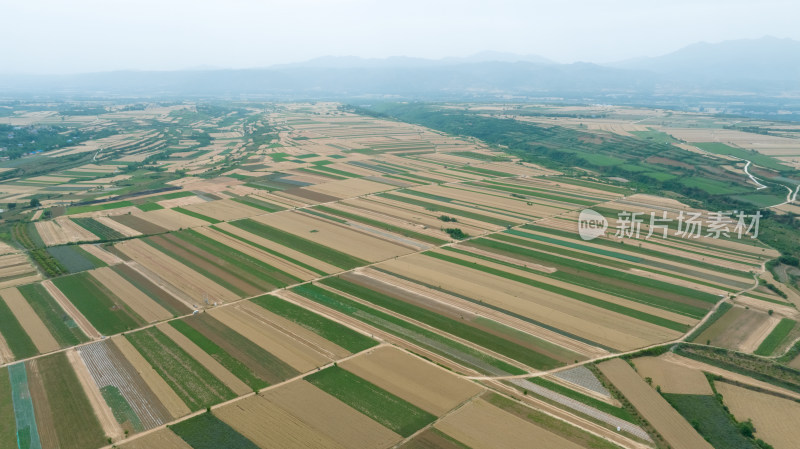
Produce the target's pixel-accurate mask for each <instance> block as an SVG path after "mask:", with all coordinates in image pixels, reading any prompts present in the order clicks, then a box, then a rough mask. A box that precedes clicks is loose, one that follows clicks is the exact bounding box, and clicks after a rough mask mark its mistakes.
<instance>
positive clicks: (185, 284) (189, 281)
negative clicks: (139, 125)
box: [115, 240, 239, 304]
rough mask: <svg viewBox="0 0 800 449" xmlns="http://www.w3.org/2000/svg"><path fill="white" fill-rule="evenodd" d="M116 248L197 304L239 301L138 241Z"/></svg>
mask: <svg viewBox="0 0 800 449" xmlns="http://www.w3.org/2000/svg"><path fill="white" fill-rule="evenodd" d="M115 247H116V248H117V249H119V250H120V251H122V253H124V254H125V255H127V256H128V257H130V258H131V259H133V260H135V261H136V262H138V263H139V264H141V265H142V266H144V267H145V268H147V269H148V270H150V271H153V272H155V273H158V275H159V276H160V277H161V278H162V279H164V280H165V281H167V282H169V283H170V284H172V285H173V286H175V287H176V288H177V289H178V290H180V291H182V292H184V293H186V294H187V295H189V296H190V297H191V298H192V299H193V300H194V301H195V302H196V304H203V302H204V301H203V299H204V298H210V300H212V301H223V302H230V301H233V300H236V299H239V296H238V295H237V294H235V293H233V292H231V291H229V290H227V289H225V288H224V287H222V286H220V285H217V284H216V283H214V282H212V281H211V280H209V279H207V278H206V277H205V276H203V275H201V274H200V273H197V272H196V271H194V270H192V269H191V268H189V267H187V266H186V265H184V264H182V263H180V262H178V261H176V260H175V259H172V258H171V257H169V256H167V255H165V254H164V253H162V252H160V251H158V250H157V249H155V248H153V247H152V246H150V245H148V244H146V243H144V242H142V241H140V240H127V241H125V242H121V243H118V244H117V245H116V246H115Z"/></svg>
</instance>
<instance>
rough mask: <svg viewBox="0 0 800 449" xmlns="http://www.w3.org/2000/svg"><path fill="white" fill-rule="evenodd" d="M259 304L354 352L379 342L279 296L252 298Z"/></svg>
mask: <svg viewBox="0 0 800 449" xmlns="http://www.w3.org/2000/svg"><path fill="white" fill-rule="evenodd" d="M251 301H252V302H253V303H255V304H258V305H259V306H261V307H263V308H265V309H267V310H269V311H270V312H272V313H275V314H277V315H280V316H282V317H284V318H287V319H289V320H291V321H293V322H295V323H297V324H299V325H300V326H303V327H304V328H306V329H308V330H310V331H311V332H314V333H315V334H318V335H320V336H321V337H322V338H325V339H326V340H329V341H331V342H333V343H335V344H337V345H339V346H341V347H342V348H344V349H346V350H348V351H350V352H352V353H356V352H361V351H363V350H365V349H369V348H371V347H373V346H375V345H377V344H378V342H377V341H375V340H373V339H371V338H369V337H367V336H366V335H363V334H360V333H358V332H356V331H354V330H352V329H350V328H349V327H347V326H344V325H342V324H339V323H337V322H335V321H332V320H329V319H328V318H325V317H324V316H322V315H318V314H316V313H314V312H311V311H309V310H306V309H304V308H302V307H300V306H297V305H294V304H292V303H290V302H287V301H284V300H282V299H280V298H278V297H277V296H272V295H264V296H259V297H257V298H253V299H251Z"/></svg>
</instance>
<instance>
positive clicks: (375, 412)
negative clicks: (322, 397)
mask: <svg viewBox="0 0 800 449" xmlns="http://www.w3.org/2000/svg"><path fill="white" fill-rule="evenodd" d="M305 379H306V380H307V381H309V382H311V383H312V384H314V385H315V386H317V387H318V388H320V389H321V390H323V391H325V392H326V393H328V394H330V395H331V396H334V397H336V398H338V399H339V400H340V401H342V402H344V403H345V404H347V405H349V406H350V407H353V408H354V409H356V410H358V411H359V412H361V413H363V414H365V415H367V416H369V417H370V418H372V419H373V420H375V421H377V422H378V423H380V424H382V425H383V426H384V427H386V428H388V429H391V430H393V431H395V432H397V433H398V434H400V435H401V436H403V437H408V436H411V435H412V434H414V433H415V432H416V431H418V430H419V429H421V428H423V427H425V426H427V425H428V424H430V423H432V422H433V421H435V420H436V416H434V415H432V414H430V413H428V412H426V411H424V410H422V409H420V408H419V407H417V406H415V405H413V404H410V403H408V402H406V401H405V400H403V399H401V398H399V397H397V396H395V395H393V394H391V393H389V392H388V391H386V390H384V389H382V388H380V387H378V386H377V385H375V384H372V383H370V382H368V381H366V380H364V379H362V378H360V377H358V376H356V375H355V374H353V373H351V372H349V371H347V370H344V369H342V368H339V367H338V366H332V367H330V368H327V369H324V370H322V371H318V372H316V373H313V374H311V375H310V376H307V377H306V378H305Z"/></svg>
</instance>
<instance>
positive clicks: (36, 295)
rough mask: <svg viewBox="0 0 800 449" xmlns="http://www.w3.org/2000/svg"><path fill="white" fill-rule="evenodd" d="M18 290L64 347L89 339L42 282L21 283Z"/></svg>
mask: <svg viewBox="0 0 800 449" xmlns="http://www.w3.org/2000/svg"><path fill="white" fill-rule="evenodd" d="M18 290H19V292H20V293H22V296H24V297H25V299H26V300H27V301H28V304H30V305H31V308H33V310H34V312H36V315H38V316H39V318H40V319H41V320H42V322H43V323H44V324H45V326H47V329H48V330H49V331H50V333H51V334H53V337H54V338H55V339H56V341H57V342H58V344H60V345H61V346H62V347H67V346H74V345H77V344H80V343H84V342H86V341H89V338H88V337H87V336H86V335H85V334H84V333H83V331H82V330H81V329H80V327H78V325H77V324H76V323H75V321H74V320H73V319H72V318H71V317H70V316H69V315H67V313H66V312H64V309H62V308H61V306H60V305H59V304H58V302H56V300H55V299H53V297H52V296H50V293H48V292H47V290H46V289H45V288H44V287H43V286H42V284H28V285H21V286H19V287H18Z"/></svg>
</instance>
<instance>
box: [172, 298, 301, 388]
mask: <svg viewBox="0 0 800 449" xmlns="http://www.w3.org/2000/svg"><path fill="white" fill-rule="evenodd" d="M180 322H181V323H185V324H186V325H188V326H189V327H191V328H192V329H193V330H194V331H195V332H197V333H199V334H201V335H202V337H203V338H201V337H200V336H198V335H196V334H194V333H193V332H190V331H188V330H187V332H186V334H185V335H187V336H189V335H192V336H193V337H194V338H196V339H197V341H195V343H196V344H198V345H199V346H201V347H202V348H203V349H204V350H205V351H206V352H208V353H209V354H212V356H213V355H214V354H218V351H223V352H225V353H227V354H228V355H229V356H230V357H232V358H233V359H235V360H237V361H238V362H240V363H241V364H242V365H244V366H245V367H246V368H247V371H249V372H250V373H252V374H251V375H248V374H246V372H245V370H244V368H242V367H241V366H240V365H239V363H236V362H233V361H227V362H225V363H229V365H230V366H231V367H232V368H234V369H236V372H238V373H240V374H242V376H243V377H244V378H247V379H249V382H251V383H253V385H252V386H259V385H260V384H261V383H262V382H266V383H267V384H269V385H272V384H276V383H278V382H282V381H284V380H286V379H290V378H292V377H295V376H297V375H298V374H300V373H299V372H298V371H297V370H296V369H294V368H292V367H291V366H289V365H288V364H287V363H286V362H284V361H283V360H281V359H279V358H278V357H276V356H274V355H273V354H271V353H270V352H268V351H267V350H265V349H264V348H262V347H261V346H259V345H257V344H255V343H253V342H252V341H251V340H249V339H247V338H246V337H244V336H243V335H242V334H240V333H238V332H236V331H235V330H234V329H231V328H230V327H228V326H226V325H224V324H222V322H220V321H219V320H217V319H215V318H213V317H212V316H211V315H209V314H207V313H202V314H199V315H192V316H189V317H186V318H184V319H183V320H181V321H180ZM178 326H181V325H180V324H179V325H178ZM178 330H179V331H182V330H185V328H183V329H181V327H179V328H178ZM216 347H218V348H219V350H218V349H217V348H216ZM215 358H217V357H215ZM223 358H227V356H224V355H223V356H221V357H219V358H218V359H217V360H218V361H220V363H223V362H222V361H221V360H222V359H223ZM251 376H252V377H251ZM243 380H244V379H243ZM245 383H248V381H245Z"/></svg>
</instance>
